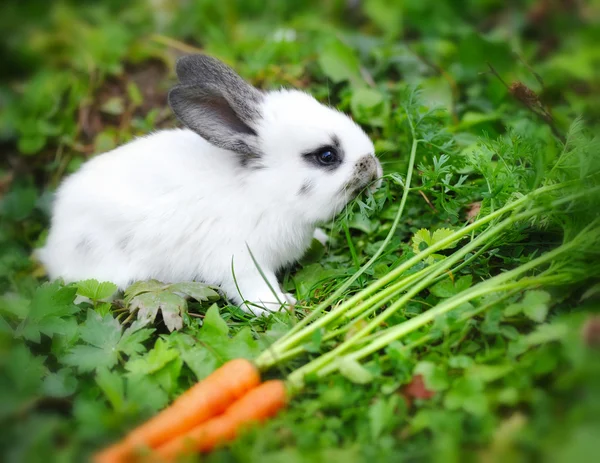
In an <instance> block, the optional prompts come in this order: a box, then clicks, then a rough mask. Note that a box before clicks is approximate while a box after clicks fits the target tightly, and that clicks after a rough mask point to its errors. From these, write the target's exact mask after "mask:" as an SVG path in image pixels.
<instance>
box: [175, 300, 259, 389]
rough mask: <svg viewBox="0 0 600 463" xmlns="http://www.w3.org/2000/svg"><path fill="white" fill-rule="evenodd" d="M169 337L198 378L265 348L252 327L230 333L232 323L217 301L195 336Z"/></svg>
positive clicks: (252, 355)
mask: <svg viewBox="0 0 600 463" xmlns="http://www.w3.org/2000/svg"><path fill="white" fill-rule="evenodd" d="M171 336H173V335H171ZM170 339H171V341H172V343H173V346H174V347H175V348H176V349H177V350H178V351H179V354H180V356H181V358H182V359H183V361H184V362H185V364H186V365H187V366H188V367H189V368H190V369H191V370H192V371H193V372H194V374H195V375H196V377H197V379H198V380H201V379H203V378H205V377H206V376H208V375H209V374H210V373H212V372H213V371H214V370H215V369H216V368H218V367H219V366H220V365H222V364H223V363H225V362H227V361H229V360H232V359H235V358H246V359H249V360H251V359H253V358H255V357H256V356H257V355H259V354H260V353H261V352H262V348H261V346H260V345H259V344H258V343H257V342H256V340H255V339H254V338H253V336H252V331H251V330H250V328H249V327H244V328H242V329H241V330H240V331H239V332H238V333H237V334H236V335H235V336H234V337H233V338H232V337H230V336H229V327H228V326H227V323H226V322H225V321H224V320H223V319H222V318H221V316H220V314H219V308H218V307H217V306H216V305H213V306H212V307H211V308H210V309H208V311H207V312H206V316H205V317H204V323H203V325H202V328H201V329H200V330H199V331H198V332H197V333H195V338H192V337H191V336H189V335H188V334H183V333H177V335H176V336H175V337H174V338H173V337H171V338H170Z"/></svg>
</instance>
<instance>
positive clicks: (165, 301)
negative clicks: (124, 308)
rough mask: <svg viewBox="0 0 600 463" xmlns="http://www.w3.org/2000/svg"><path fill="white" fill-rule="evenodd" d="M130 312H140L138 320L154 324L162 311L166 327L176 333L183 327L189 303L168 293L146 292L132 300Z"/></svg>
mask: <svg viewBox="0 0 600 463" xmlns="http://www.w3.org/2000/svg"><path fill="white" fill-rule="evenodd" d="M129 310H131V311H134V310H138V318H139V319H141V320H144V321H148V322H153V321H154V319H155V318H156V315H157V313H158V311H159V310H160V311H161V313H162V317H163V320H164V322H165V325H167V328H168V329H169V331H174V330H178V329H181V327H182V326H183V318H182V314H183V313H184V312H185V311H186V310H187V302H186V301H185V299H184V298H183V297H181V296H179V295H177V294H173V293H170V292H167V291H162V292H146V293H143V294H138V295H137V296H135V297H134V298H133V299H131V302H130V305H129Z"/></svg>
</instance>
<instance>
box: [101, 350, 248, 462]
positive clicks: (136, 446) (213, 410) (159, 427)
mask: <svg viewBox="0 0 600 463" xmlns="http://www.w3.org/2000/svg"><path fill="white" fill-rule="evenodd" d="M259 384H260V374H259V372H258V370H257V369H256V367H255V366H254V365H253V364H252V363H251V362H249V361H248V360H245V359H235V360H231V361H229V362H227V363H225V364H224V365H223V366H221V367H220V368H218V369H217V370H216V371H214V372H213V373H212V374H210V375H209V376H207V377H206V378H205V379H204V380H202V381H200V382H199V383H198V384H196V385H194V386H193V387H192V388H190V389H189V390H187V391H186V392H185V393H183V394H182V395H181V396H180V397H178V398H177V400H175V402H173V403H172V404H171V405H170V406H169V407H167V408H166V409H164V410H163V411H162V412H160V413H159V414H158V415H156V416H155V417H154V418H152V419H150V420H149V421H147V422H146V423H144V424H142V425H141V426H139V427H138V428H136V429H134V430H133V431H132V432H130V433H129V434H128V435H127V436H126V437H125V438H124V439H123V440H122V441H120V442H118V443H116V444H114V445H112V446H111V447H108V448H107V449H105V450H103V451H102V452H100V453H98V454H97V455H96V456H95V458H94V462H95V463H125V462H129V461H131V460H132V459H133V458H135V455H136V452H137V451H138V450H140V449H143V448H156V447H158V446H159V445H161V444H163V443H165V442H167V441H169V440H171V439H173V438H175V437H176V436H179V435H181V434H183V433H185V432H186V431H189V430H190V429H192V428H194V427H196V426H198V425H199V424H200V423H203V422H205V421H206V420H209V419H211V418H213V417H214V416H217V415H220V414H221V413H223V412H224V411H225V410H226V409H227V407H229V406H230V405H231V404H232V403H234V402H235V401H236V400H238V399H239V398H240V397H242V396H244V395H245V394H246V392H248V391H249V390H251V389H253V388H255V387H256V386H257V385H259Z"/></svg>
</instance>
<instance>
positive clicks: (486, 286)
mask: <svg viewBox="0 0 600 463" xmlns="http://www.w3.org/2000/svg"><path fill="white" fill-rule="evenodd" d="M580 236H581V235H580ZM576 245H577V243H576V240H573V241H571V242H569V243H566V244H563V245H561V246H559V247H558V248H556V249H554V250H552V251H549V252H547V253H546V254H543V255H542V256H540V257H538V258H536V259H534V260H532V261H530V262H528V263H526V264H523V265H521V266H519V267H517V268H516V269H513V270H511V271H508V272H504V273H502V274H500V275H497V276H495V277H492V278H491V279H489V280H486V281H484V282H481V283H479V284H477V285H476V286H474V287H472V288H470V289H468V290H465V291H462V292H461V293H459V294H458V295H456V296H454V297H452V298H450V299H447V300H446V301H444V302H442V303H441V304H439V305H438V306H436V307H434V308H432V309H429V310H428V311H426V312H424V313H422V314H420V315H417V316H416V317H414V318H412V319H410V320H408V321H406V322H403V323H401V324H399V325H396V326H394V327H392V328H389V329H387V330H385V333H377V334H378V335H379V336H377V338H376V340H375V341H374V342H372V343H370V344H369V345H368V346H365V347H364V348H362V349H359V350H357V351H355V352H354V353H353V354H350V355H351V357H350V358H353V359H357V358H363V357H364V356H366V355H369V354H370V353H373V352H376V351H378V350H380V349H381V348H383V347H385V346H387V345H389V343H391V342H392V341H395V340H396V339H398V338H400V337H402V336H404V335H406V334H408V333H410V332H412V331H414V330H417V329H419V328H420V327H422V326H424V325H425V324H427V323H429V322H431V321H432V320H434V319H435V317H437V316H439V315H442V314H444V313H446V312H448V311H450V310H452V309H453V308H456V307H458V306H459V305H461V304H463V303H465V302H467V301H469V300H471V299H474V298H476V297H480V296H483V295H485V294H488V293H493V292H499V291H505V290H509V289H514V288H523V287H525V286H526V285H524V284H523V282H517V283H506V282H507V281H509V280H511V279H514V278H515V277H517V276H519V275H521V274H522V273H525V272H527V271H529V270H531V269H533V268H535V267H538V266H540V265H543V264H545V263H547V262H549V261H551V260H552V259H554V258H555V257H557V256H558V255H560V254H562V253H564V252H565V251H567V250H569V249H570V248H572V247H574V246H576ZM556 281H560V278H558V277H556V276H554V277H552V276H551V277H543V278H537V279H535V284H536V285H537V284H541V283H550V282H556ZM390 308H391V307H390ZM388 310H389V309H388ZM365 328H367V327H365ZM365 331H366V329H365ZM359 334H360V333H357V335H355V338H359ZM355 338H352V339H350V340H348V341H346V342H344V343H342V344H340V345H339V346H338V347H337V348H335V349H334V350H332V351H331V352H329V353H328V354H325V355H323V356H321V357H319V358H317V359H315V360H313V361H312V362H310V363H309V364H307V365H304V366H303V367H301V368H299V369H298V370H296V371H295V372H294V373H292V374H291V375H290V376H289V377H288V381H289V382H290V384H292V385H295V386H299V385H301V384H302V383H303V378H304V376H305V375H307V374H310V373H317V372H320V371H324V372H330V371H333V370H335V369H336V368H337V367H334V366H333V365H332V366H330V367H327V365H328V364H331V363H332V362H333V361H335V360H336V359H338V358H340V355H341V354H342V353H344V352H345V351H347V350H348V349H349V348H350V347H352V346H353V345H355V344H356V339H355ZM336 363H337V362H336Z"/></svg>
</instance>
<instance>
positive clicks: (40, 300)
mask: <svg viewBox="0 0 600 463" xmlns="http://www.w3.org/2000/svg"><path fill="white" fill-rule="evenodd" d="M76 291H77V290H76V288H73V287H70V286H62V285H61V284H60V283H58V282H53V283H45V284H43V285H42V286H40V287H39V288H37V290H36V291H35V293H34V295H33V299H32V301H31V303H30V304H29V310H28V311H27V315H26V317H25V319H24V320H23V322H22V323H21V324H20V325H19V326H18V327H17V329H16V332H15V336H17V337H24V338H25V339H28V340H30V341H33V342H37V343H39V342H40V341H41V337H40V334H45V335H47V336H49V337H52V336H53V335H54V334H63V331H64V330H65V329H66V328H65V326H66V322H65V320H64V319H65V318H66V317H69V316H71V315H74V314H75V313H77V312H78V311H79V310H80V309H79V307H77V306H76V305H75V304H73V301H74V300H75V294H76Z"/></svg>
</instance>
